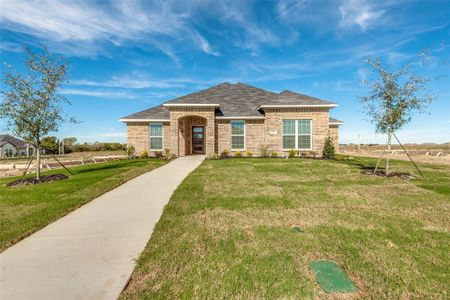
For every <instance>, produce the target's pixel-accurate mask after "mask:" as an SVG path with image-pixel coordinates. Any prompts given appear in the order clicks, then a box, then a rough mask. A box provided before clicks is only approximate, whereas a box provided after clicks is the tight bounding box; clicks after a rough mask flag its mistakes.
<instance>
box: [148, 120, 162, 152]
mask: <svg viewBox="0 0 450 300" xmlns="http://www.w3.org/2000/svg"><path fill="white" fill-rule="evenodd" d="M150 150H163V124H161V123H152V124H150Z"/></svg>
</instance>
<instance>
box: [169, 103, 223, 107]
mask: <svg viewBox="0 0 450 300" xmlns="http://www.w3.org/2000/svg"><path fill="white" fill-rule="evenodd" d="M163 106H165V107H220V104H214V103H205V104H203V103H165V104H163Z"/></svg>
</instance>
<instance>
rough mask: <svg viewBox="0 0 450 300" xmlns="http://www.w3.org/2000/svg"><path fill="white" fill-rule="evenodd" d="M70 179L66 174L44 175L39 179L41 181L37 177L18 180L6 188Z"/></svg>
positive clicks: (8, 184)
mask: <svg viewBox="0 0 450 300" xmlns="http://www.w3.org/2000/svg"><path fill="white" fill-rule="evenodd" d="M68 178H69V177H68V176H67V175H64V174H52V175H42V176H41V178H39V180H37V179H36V178H35V177H29V178H23V179H17V180H14V181H11V182H9V183H7V184H6V186H7V187H13V186H18V185H28V184H39V183H44V182H51V181H58V180H64V179H68Z"/></svg>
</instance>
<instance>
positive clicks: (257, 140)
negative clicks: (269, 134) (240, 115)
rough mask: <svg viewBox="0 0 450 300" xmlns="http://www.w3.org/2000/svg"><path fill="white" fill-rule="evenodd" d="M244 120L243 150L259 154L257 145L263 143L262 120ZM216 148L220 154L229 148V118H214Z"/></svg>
mask: <svg viewBox="0 0 450 300" xmlns="http://www.w3.org/2000/svg"><path fill="white" fill-rule="evenodd" d="M244 121H245V150H243V152H247V151H252V152H253V154H254V155H259V147H260V146H261V144H264V120H244ZM216 131H217V132H216V135H217V138H216V149H217V153H218V154H220V153H222V152H223V151H224V150H231V120H216Z"/></svg>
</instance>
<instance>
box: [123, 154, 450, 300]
mask: <svg viewBox="0 0 450 300" xmlns="http://www.w3.org/2000/svg"><path fill="white" fill-rule="evenodd" d="M374 162H375V160H374V159H364V158H357V159H355V160H354V161H346V162H337V161H323V160H312V159H232V160H221V161H205V162H204V163H203V164H202V165H201V166H200V167H199V168H198V169H197V170H195V171H194V172H193V173H192V174H191V175H190V176H189V177H188V178H186V179H185V180H184V182H183V183H182V184H181V185H180V186H179V187H178V189H177V190H176V192H175V193H174V195H173V196H172V199H171V201H170V203H169V204H168V205H167V206H166V208H165V210H164V214H163V216H162V218H161V220H160V221H159V223H158V224H157V226H156V228H155V230H154V233H153V236H152V238H151V240H150V241H149V243H148V245H147V248H146V249H145V251H144V252H143V254H142V256H141V257H140V259H139V260H138V266H137V267H136V269H135V272H134V273H133V276H132V279H131V282H130V284H129V285H128V287H127V289H126V290H125V292H124V293H123V294H122V297H123V298H133V299H134V298H147V299H154V298H157V299H162V298H165V299H178V298H192V297H194V298H209V299H216V298H221V299H231V298H237V299H247V298H253V299H259V298H266V299H273V298H283V299H291V298H319V299H323V298H328V297H330V296H329V295H327V294H325V293H324V292H323V291H322V290H321V288H320V287H319V286H318V285H317V284H316V282H315V280H314V276H313V274H312V272H311V270H310V269H309V266H308V262H309V261H310V260H312V259H328V260H333V261H334V262H336V264H337V265H338V266H340V267H341V268H343V269H344V270H345V272H346V273H347V274H348V275H349V277H350V278H351V279H352V280H353V282H354V283H355V284H356V285H357V287H358V288H359V292H357V293H356V294H353V296H350V297H351V298H354V297H356V298H371V299H431V298H433V299H448V297H450V285H449V284H448V283H449V282H450V271H449V270H450V260H449V256H448V253H449V252H448V251H449V249H450V236H449V231H450V219H449V216H450V187H449V182H450V169H449V167H448V166H437V165H425V164H422V165H421V168H422V171H423V173H424V175H425V176H426V178H425V179H415V180H412V181H406V180H402V179H399V178H381V177H374V176H367V175H362V174H360V171H361V170H362V169H364V168H366V167H368V166H369V165H372V166H373V165H374ZM394 169H395V170H396V171H410V172H413V171H414V169H413V168H412V167H411V165H410V164H409V163H408V162H400V161H396V162H394ZM293 227H298V228H297V229H293ZM344 298H347V297H344Z"/></svg>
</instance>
